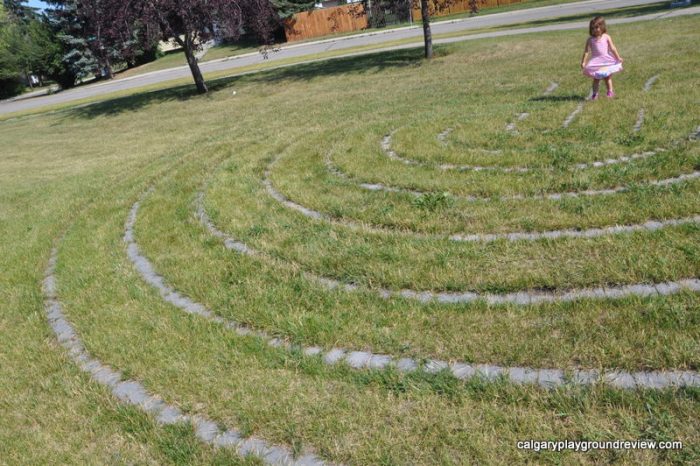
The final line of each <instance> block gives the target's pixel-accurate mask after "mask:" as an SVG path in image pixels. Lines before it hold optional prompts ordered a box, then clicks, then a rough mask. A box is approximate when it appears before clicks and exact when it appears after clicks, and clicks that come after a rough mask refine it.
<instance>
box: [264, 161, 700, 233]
mask: <svg viewBox="0 0 700 466" xmlns="http://www.w3.org/2000/svg"><path fill="white" fill-rule="evenodd" d="M275 161H276V160H275ZM275 161H273V162H272V163H271V164H270V167H271V166H272V165H274V163H275ZM269 175H270V168H269V167H268V169H267V170H265V174H264V178H263V185H264V186H265V189H266V191H267V193H268V194H269V195H270V197H272V198H273V199H275V200H276V201H277V202H279V203H280V204H282V205H284V206H285V207H287V208H289V209H292V210H296V211H297V212H300V213H301V214H302V215H304V216H306V217H309V218H312V219H314V220H322V221H326V222H330V223H333V224H336V225H340V226H342V227H345V228H351V229H353V230H361V231H369V232H371V233H378V234H398V235H402V236H406V235H408V236H413V237H417V238H434V239H447V240H449V241H466V242H492V241H499V240H505V241H537V240H541V239H559V238H596V237H598V236H606V235H619V234H627V233H634V232H637V231H656V230H660V229H662V228H666V227H673V226H679V225H687V224H692V223H700V215H695V216H693V217H685V218H677V219H668V220H660V221H659V220H649V221H647V222H644V223H640V224H633V225H615V226H610V227H604V228H588V229H585V230H577V229H573V228H568V229H563V230H547V231H538V232H524V231H518V232H511V233H476V234H466V233H457V234H452V235H449V236H445V235H433V234H427V233H417V232H406V231H403V230H394V229H391V228H387V227H379V226H371V225H367V224H359V223H356V222H353V221H346V220H338V219H334V218H332V217H330V216H329V215H327V214H324V213H322V212H319V211H317V210H313V209H310V208H308V207H305V206H303V205H301V204H299V203H297V202H294V201H292V200H290V199H288V198H287V197H286V196H285V195H284V194H282V193H280V192H279V191H277V190H276V189H275V187H274V186H273V185H272V182H271V181H270V178H269Z"/></svg>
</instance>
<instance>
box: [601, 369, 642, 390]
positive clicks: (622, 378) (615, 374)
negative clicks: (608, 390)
mask: <svg viewBox="0 0 700 466" xmlns="http://www.w3.org/2000/svg"><path fill="white" fill-rule="evenodd" d="M603 381H604V382H605V383H607V384H608V385H612V386H613V387H617V388H624V389H633V388H636V387H637V382H636V381H635V379H634V377H632V374H630V373H629V372H623V371H611V372H606V373H604V374H603Z"/></svg>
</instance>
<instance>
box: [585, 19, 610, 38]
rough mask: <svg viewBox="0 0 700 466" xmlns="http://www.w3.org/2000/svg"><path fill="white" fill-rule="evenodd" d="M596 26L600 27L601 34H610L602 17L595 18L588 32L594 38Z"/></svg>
mask: <svg viewBox="0 0 700 466" xmlns="http://www.w3.org/2000/svg"><path fill="white" fill-rule="evenodd" d="M596 26H600V33H601V34H605V33H606V32H608V28H607V27H606V26H605V20H604V19H603V17H602V16H596V17H595V18H593V19H592V20H591V22H590V24H589V25H588V32H589V34H590V35H592V36H594V35H595V34H593V31H594V30H595V28H596Z"/></svg>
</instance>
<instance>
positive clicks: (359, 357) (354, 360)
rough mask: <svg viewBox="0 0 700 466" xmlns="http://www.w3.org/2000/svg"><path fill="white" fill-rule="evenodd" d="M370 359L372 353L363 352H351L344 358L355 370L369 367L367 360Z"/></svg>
mask: <svg viewBox="0 0 700 466" xmlns="http://www.w3.org/2000/svg"><path fill="white" fill-rule="evenodd" d="M371 357H372V353H367V352H365V351H352V352H350V353H349V354H348V356H347V357H346V358H345V362H347V363H348V365H350V367H353V368H355V369H362V368H365V367H367V366H368V365H369V360H370V358H371Z"/></svg>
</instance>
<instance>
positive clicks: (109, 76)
mask: <svg viewBox="0 0 700 466" xmlns="http://www.w3.org/2000/svg"><path fill="white" fill-rule="evenodd" d="M104 71H106V76H105V77H106V78H107V79H114V72H113V71H112V63H111V62H110V61H109V58H105V66H104Z"/></svg>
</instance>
